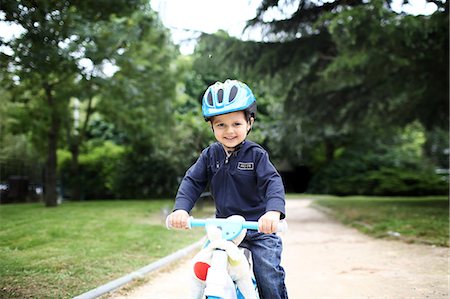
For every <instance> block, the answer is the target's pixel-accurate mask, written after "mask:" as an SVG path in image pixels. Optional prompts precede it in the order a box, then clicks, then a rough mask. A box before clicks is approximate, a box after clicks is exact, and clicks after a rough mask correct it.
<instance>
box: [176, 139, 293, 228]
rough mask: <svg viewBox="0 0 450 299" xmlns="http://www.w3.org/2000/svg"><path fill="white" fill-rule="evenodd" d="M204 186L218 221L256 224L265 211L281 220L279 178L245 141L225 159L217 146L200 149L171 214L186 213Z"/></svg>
mask: <svg viewBox="0 0 450 299" xmlns="http://www.w3.org/2000/svg"><path fill="white" fill-rule="evenodd" d="M208 183H210V188H211V193H212V195H213V198H214V201H215V205H216V217H218V218H226V217H228V216H231V215H241V216H244V218H245V219H246V220H248V221H256V220H258V219H259V217H261V216H262V215H263V214H264V213H265V212H267V211H280V212H281V218H282V219H283V218H284V217H285V201H284V196H285V192H284V186H283V182H282V180H281V177H280V175H279V173H278V172H277V170H276V169H275V167H274V166H273V165H272V163H271V162H270V160H269V156H268V154H267V152H266V151H265V150H264V149H263V148H262V147H261V146H260V145H258V144H256V143H254V142H251V141H245V142H244V143H243V144H242V146H241V147H240V148H239V149H237V150H236V151H234V152H233V153H232V155H231V156H230V157H228V158H227V155H226V153H225V149H224V148H223V146H222V145H221V144H220V143H218V142H216V143H213V144H212V145H210V146H209V147H207V148H206V149H204V150H203V152H202V153H201V155H200V157H199V158H198V160H197V161H196V162H195V164H194V165H192V166H191V167H190V168H189V169H188V170H187V171H186V174H185V176H184V178H183V180H182V181H181V184H180V187H179V189H178V193H177V196H176V200H175V207H174V210H179V209H181V210H185V211H188V212H190V211H191V209H192V208H193V207H194V204H195V202H196V200H197V199H198V198H199V196H200V194H201V193H202V192H203V191H204V190H205V187H206V186H207V184H208Z"/></svg>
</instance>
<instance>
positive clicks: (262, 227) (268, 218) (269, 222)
mask: <svg viewBox="0 0 450 299" xmlns="http://www.w3.org/2000/svg"><path fill="white" fill-rule="evenodd" d="M280 215H281V213H280V212H279V211H267V212H266V213H265V214H264V215H262V216H261V218H259V220H258V230H259V231H260V232H262V233H265V234H271V233H274V232H276V231H277V228H278V223H279V222H280Z"/></svg>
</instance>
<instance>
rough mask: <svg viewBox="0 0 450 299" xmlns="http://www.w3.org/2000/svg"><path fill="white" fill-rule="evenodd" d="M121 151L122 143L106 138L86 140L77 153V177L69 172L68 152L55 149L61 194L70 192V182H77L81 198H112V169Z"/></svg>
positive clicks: (114, 168)
mask: <svg viewBox="0 0 450 299" xmlns="http://www.w3.org/2000/svg"><path fill="white" fill-rule="evenodd" d="M124 151H125V149H124V147H123V146H120V145H116V144H114V143H113V142H110V141H105V142H103V143H102V144H100V145H98V144H97V145H93V144H88V145H87V150H85V152H84V153H82V154H80V157H79V167H80V175H79V177H78V178H74V177H72V176H71V154H70V153H69V152H68V151H59V152H58V157H59V158H58V160H59V161H58V166H59V173H60V178H61V185H62V189H63V190H64V191H63V192H64V194H65V195H69V196H70V193H71V190H72V188H73V186H74V185H75V184H77V183H78V184H80V187H81V194H82V198H83V199H105V198H115V197H116V196H115V192H114V189H115V184H116V182H115V181H116V172H117V168H118V165H119V162H120V160H121V159H122V157H123V153H124Z"/></svg>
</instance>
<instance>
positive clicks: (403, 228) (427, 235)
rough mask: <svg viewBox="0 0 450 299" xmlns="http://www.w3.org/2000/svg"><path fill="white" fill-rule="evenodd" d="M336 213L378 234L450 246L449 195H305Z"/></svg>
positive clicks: (369, 232)
mask: <svg viewBox="0 0 450 299" xmlns="http://www.w3.org/2000/svg"><path fill="white" fill-rule="evenodd" d="M302 197H308V198H313V199H316V201H315V203H316V204H318V205H319V206H321V207H325V209H326V211H327V212H329V213H330V214H331V215H332V216H333V217H335V218H336V219H338V220H339V221H341V222H342V223H344V224H347V225H350V226H352V227H355V228H357V229H358V230H360V231H362V232H364V233H366V234H369V235H371V236H373V237H376V238H389V239H399V240H402V241H404V242H408V243H423V244H430V245H435V246H443V247H448V246H449V200H448V197H445V196H430V197H370V196H348V197H336V196H326V195H325V196H304V195H302Z"/></svg>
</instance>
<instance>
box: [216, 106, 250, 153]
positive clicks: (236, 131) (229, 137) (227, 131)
mask: <svg viewBox="0 0 450 299" xmlns="http://www.w3.org/2000/svg"><path fill="white" fill-rule="evenodd" d="M252 123H253V118H252V119H251V120H250V123H249V122H247V119H246V117H245V113H244V111H236V112H231V113H227V114H223V115H217V116H214V117H213V118H212V119H211V125H212V128H213V131H214V136H215V137H216V140H217V141H219V142H220V143H222V144H223V146H224V147H225V149H226V150H228V151H232V150H234V147H235V146H237V145H239V144H240V143H241V142H242V141H244V140H245V138H246V137H247V132H248V130H249V129H250V128H251V124H252Z"/></svg>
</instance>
